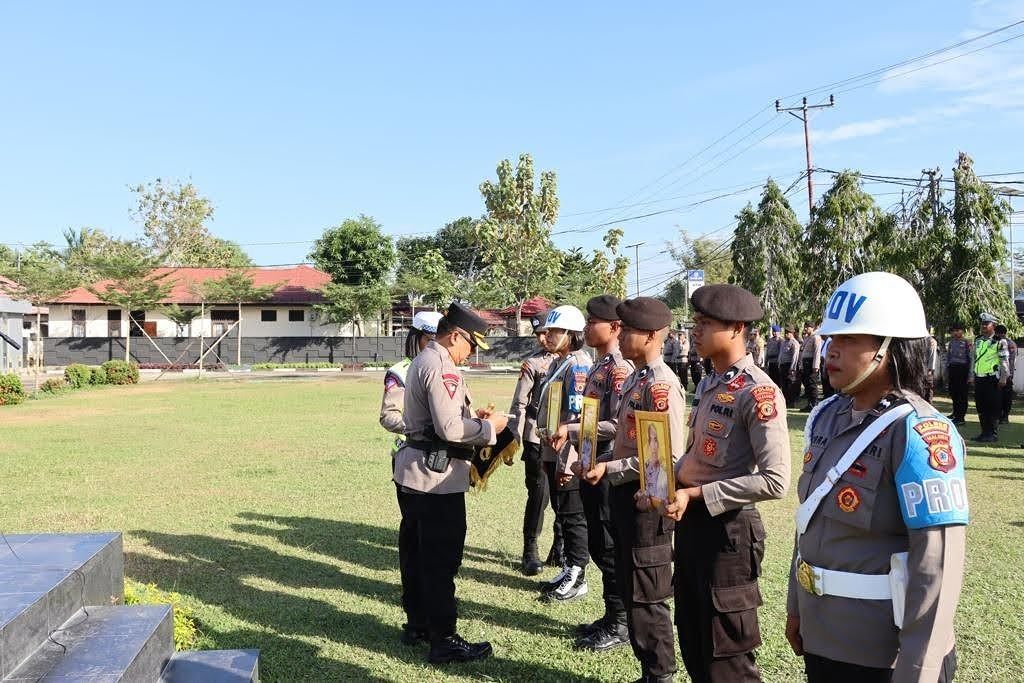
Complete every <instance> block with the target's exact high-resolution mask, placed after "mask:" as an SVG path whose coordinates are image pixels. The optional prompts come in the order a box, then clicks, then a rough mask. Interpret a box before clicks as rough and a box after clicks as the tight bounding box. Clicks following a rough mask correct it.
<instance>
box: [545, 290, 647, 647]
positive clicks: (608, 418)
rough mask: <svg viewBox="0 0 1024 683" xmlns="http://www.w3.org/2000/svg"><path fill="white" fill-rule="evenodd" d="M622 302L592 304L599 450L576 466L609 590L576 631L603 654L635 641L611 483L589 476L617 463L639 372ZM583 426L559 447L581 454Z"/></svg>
mask: <svg viewBox="0 0 1024 683" xmlns="http://www.w3.org/2000/svg"><path fill="white" fill-rule="evenodd" d="M620 303H622V302H621V301H620V300H619V299H618V298H616V297H614V296H612V295H610V294H602V295H601V296H597V297H594V298H592V299H591V300H590V301H588V302H587V324H586V327H584V328H583V338H584V341H586V343H587V345H588V346H590V347H591V348H593V349H594V350H595V351H596V352H597V355H598V361H597V363H595V364H594V366H593V367H592V368H591V369H590V372H589V373H588V374H587V383H586V386H585V387H584V390H583V395H584V397H585V398H592V399H597V401H598V411H599V412H598V415H597V450H596V452H595V453H591V454H590V457H589V458H588V462H587V463H584V462H583V459H582V457H581V458H578V459H576V460H575V461H574V462H572V463H571V464H570V469H571V471H572V473H573V474H575V475H576V476H577V477H580V478H581V479H582V481H581V483H580V498H581V499H582V501H583V510H584V513H585V514H586V518H587V539H588V549H589V550H590V559H591V560H593V561H594V564H595V565H597V568H598V569H599V570H600V571H601V581H602V583H603V585H604V614H603V615H602V616H601V618H600V619H598V620H596V621H594V622H593V623H589V624H580V625H579V627H578V628H577V629H576V631H577V636H578V639H577V641H576V646H577V647H578V648H580V649H583V650H593V651H597V652H603V651H605V650H610V649H612V648H615V647H618V646H620V645H625V644H626V643H628V642H629V640H628V635H627V629H626V610H625V607H624V606H623V602H622V595H621V592H620V590H619V587H618V583H617V575H616V572H615V528H614V526H613V525H612V516H611V501H610V493H611V486H610V485H609V483H608V479H606V478H601V479H599V480H598V481H597V482H596V483H591V482H590V481H589V480H588V479H587V478H586V475H587V473H588V472H589V471H590V469H591V467H592V466H596V464H597V463H605V462H608V461H609V460H610V459H611V458H612V443H613V441H614V440H615V434H616V431H617V430H618V410H619V401H620V398H621V394H622V386H623V384H624V383H625V381H626V377H627V376H628V375H629V374H630V373H631V372H633V364H632V363H630V362H629V361H627V360H626V359H624V358H623V357H622V353H621V352H620V351H619V333H620V331H621V325H622V324H621V322H620V321H619V314H618V312H617V311H616V307H617V306H618V305H619V304H620ZM580 433H581V423H580V422H578V421H576V422H568V423H566V424H564V425H562V426H561V427H560V428H559V432H558V434H557V435H556V439H555V442H554V446H555V448H556V449H559V448H560V447H561V445H562V440H569V441H572V442H573V443H574V444H575V445H576V450H577V451H579V452H582V451H580V442H581V439H580Z"/></svg>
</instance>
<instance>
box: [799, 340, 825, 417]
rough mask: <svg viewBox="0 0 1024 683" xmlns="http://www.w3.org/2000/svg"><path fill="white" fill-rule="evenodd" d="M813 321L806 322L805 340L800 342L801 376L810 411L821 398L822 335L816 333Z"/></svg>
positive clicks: (807, 408)
mask: <svg viewBox="0 0 1024 683" xmlns="http://www.w3.org/2000/svg"><path fill="white" fill-rule="evenodd" d="M815 327H817V325H815V324H814V323H812V322H808V323H804V340H803V343H801V344H800V378H801V381H802V382H803V385H804V396H805V397H806V398H807V407H806V408H804V410H805V411H806V412H810V411H811V410H812V409H813V408H814V406H815V405H817V403H818V400H819V399H820V398H821V336H819V335H818V334H815V332H814V328H815Z"/></svg>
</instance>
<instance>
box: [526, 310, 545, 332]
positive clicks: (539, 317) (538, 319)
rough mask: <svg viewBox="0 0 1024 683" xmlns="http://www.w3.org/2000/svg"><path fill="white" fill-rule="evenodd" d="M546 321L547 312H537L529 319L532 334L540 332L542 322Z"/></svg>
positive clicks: (542, 326) (542, 325)
mask: <svg viewBox="0 0 1024 683" xmlns="http://www.w3.org/2000/svg"><path fill="white" fill-rule="evenodd" d="M547 319H548V312H547V311H537V314H536V315H535V316H533V317H532V318H530V327H532V328H533V331H534V332H541V331H543V328H544V321H546V320H547Z"/></svg>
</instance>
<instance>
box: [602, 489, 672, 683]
mask: <svg viewBox="0 0 1024 683" xmlns="http://www.w3.org/2000/svg"><path fill="white" fill-rule="evenodd" d="M638 490H640V482H629V483H626V484H620V485H619V486H613V487H612V488H611V494H610V496H609V498H610V502H611V510H612V521H613V523H614V525H615V570H616V573H617V577H616V578H617V583H618V586H619V590H620V591H621V593H622V602H623V605H624V606H625V608H626V624H627V626H628V627H629V643H630V645H632V646H633V654H634V656H636V658H637V659H638V660H639V661H640V667H641V669H643V672H644V674H649V675H652V676H666V675H668V674H672V673H674V672H675V670H676V649H675V643H674V642H673V640H674V637H673V633H672V615H671V612H670V611H669V606H668V599H669V598H670V597H672V530H673V528H674V524H675V523H674V522H673V521H672V520H670V519H666V518H665V517H662V516H661V514H660V513H658V512H655V511H651V512H639V511H637V509H636V503H634V502H633V496H634V495H635V494H636V492H637V491H638Z"/></svg>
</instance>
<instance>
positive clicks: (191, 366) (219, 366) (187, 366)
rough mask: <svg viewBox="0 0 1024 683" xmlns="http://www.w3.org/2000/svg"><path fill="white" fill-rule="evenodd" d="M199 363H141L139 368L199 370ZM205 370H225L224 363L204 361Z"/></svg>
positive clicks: (178, 370) (173, 370) (176, 370)
mask: <svg viewBox="0 0 1024 683" xmlns="http://www.w3.org/2000/svg"><path fill="white" fill-rule="evenodd" d="M198 369H199V364H198V363H139V370H168V371H172V372H180V371H181V370H198ZM203 369H204V370H223V369H224V364H223V363H203Z"/></svg>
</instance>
